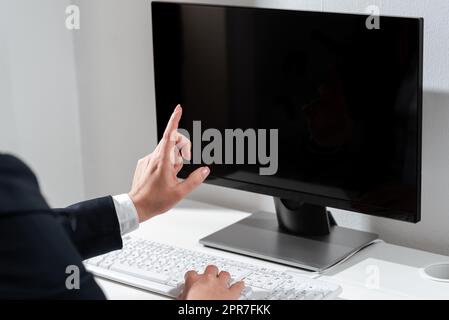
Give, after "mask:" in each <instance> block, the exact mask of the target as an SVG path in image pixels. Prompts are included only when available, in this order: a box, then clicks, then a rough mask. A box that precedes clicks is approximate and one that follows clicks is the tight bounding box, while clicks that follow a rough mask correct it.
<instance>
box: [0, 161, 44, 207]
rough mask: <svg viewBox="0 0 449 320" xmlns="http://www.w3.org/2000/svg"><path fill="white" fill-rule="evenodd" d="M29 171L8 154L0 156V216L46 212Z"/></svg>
mask: <svg viewBox="0 0 449 320" xmlns="http://www.w3.org/2000/svg"><path fill="white" fill-rule="evenodd" d="M48 209H49V207H48V204H47V202H46V201H45V199H44V197H43V196H42V194H41V192H40V189H39V183H38V181H37V178H36V176H35V175H34V173H33V172H32V171H31V169H30V168H29V167H28V166H27V165H26V164H25V163H24V162H23V161H21V160H20V159H18V158H17V157H15V156H13V155H10V154H0V215H1V214H4V213H14V212H24V211H27V212H29V211H38V210H48Z"/></svg>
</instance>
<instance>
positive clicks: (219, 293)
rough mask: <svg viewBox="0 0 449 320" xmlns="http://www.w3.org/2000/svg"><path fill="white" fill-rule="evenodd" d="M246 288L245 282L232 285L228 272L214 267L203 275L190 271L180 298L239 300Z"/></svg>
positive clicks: (186, 276) (209, 267)
mask: <svg viewBox="0 0 449 320" xmlns="http://www.w3.org/2000/svg"><path fill="white" fill-rule="evenodd" d="M244 288H245V285H244V284H243V281H237V282H235V283H233V284H232V279H231V275H230V273H229V272H227V271H221V272H219V270H218V268H217V267H216V266H213V265H209V266H207V267H206V270H205V271H204V273H203V274H198V273H197V272H196V271H188V272H187V273H186V275H185V284H184V288H183V290H182V292H181V295H180V296H179V298H180V299H183V300H237V299H238V298H239V297H240V296H241V293H242V291H243V289H244Z"/></svg>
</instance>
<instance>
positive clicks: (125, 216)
mask: <svg viewBox="0 0 449 320" xmlns="http://www.w3.org/2000/svg"><path fill="white" fill-rule="evenodd" d="M112 199H113V200H114V206H115V212H116V213H117V218H118V222H119V225H120V233H121V235H122V236H123V235H124V234H126V233H128V232H131V231H134V230H136V229H137V228H138V227H139V216H138V215H137V210H136V207H134V203H133V202H132V200H131V198H130V197H129V196H128V194H126V193H124V194H119V195H116V196H113V197H112Z"/></svg>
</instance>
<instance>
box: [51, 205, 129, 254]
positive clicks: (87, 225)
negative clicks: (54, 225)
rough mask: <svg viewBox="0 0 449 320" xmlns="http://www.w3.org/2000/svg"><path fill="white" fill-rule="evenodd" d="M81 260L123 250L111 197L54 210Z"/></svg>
mask: <svg viewBox="0 0 449 320" xmlns="http://www.w3.org/2000/svg"><path fill="white" fill-rule="evenodd" d="M53 215H54V216H55V217H56V218H57V219H58V220H59V221H60V222H61V223H62V225H63V226H64V228H65V230H66V232H67V233H68V235H69V237H70V238H71V239H72V241H73V243H74V245H75V246H76V248H77V249H78V252H79V253H80V255H81V256H82V258H83V259H87V258H90V257H93V256H97V255H100V254H103V253H106V252H109V251H112V250H116V249H120V248H121V247H122V237H121V235H120V226H119V223H118V219H117V213H116V211H115V207H114V203H113V200H112V197H110V196H108V197H103V198H98V199H93V200H89V201H85V202H80V203H77V204H74V205H72V206H70V207H68V208H65V209H55V210H53Z"/></svg>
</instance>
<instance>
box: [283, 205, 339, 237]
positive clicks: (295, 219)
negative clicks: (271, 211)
mask: <svg viewBox="0 0 449 320" xmlns="http://www.w3.org/2000/svg"><path fill="white" fill-rule="evenodd" d="M274 207H275V209H276V216H277V220H278V224H279V227H280V228H281V230H283V231H285V232H288V233H291V234H294V235H297V236H325V235H328V234H329V233H330V232H331V227H332V226H335V225H337V223H336V222H335V220H334V218H333V217H332V214H331V213H330V212H329V211H327V209H326V207H323V206H318V205H313V204H309V203H305V202H300V201H294V200H286V199H281V198H276V197H275V198H274Z"/></svg>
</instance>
